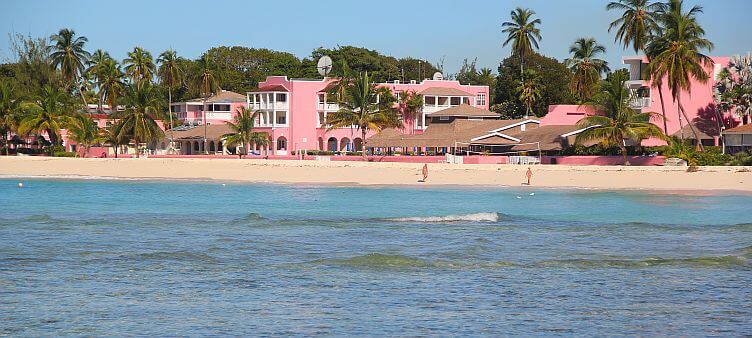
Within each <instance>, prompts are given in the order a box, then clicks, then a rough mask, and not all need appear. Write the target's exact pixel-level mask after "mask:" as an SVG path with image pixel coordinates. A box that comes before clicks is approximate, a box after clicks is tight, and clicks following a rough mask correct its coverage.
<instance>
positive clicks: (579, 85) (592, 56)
mask: <svg viewBox="0 0 752 338" xmlns="http://www.w3.org/2000/svg"><path fill="white" fill-rule="evenodd" d="M569 53H571V54H572V57H571V58H568V59H566V60H565V61H564V64H565V65H566V66H567V67H569V69H570V70H571V71H572V73H574V76H572V80H571V82H570V83H569V90H570V91H571V92H572V95H574V96H575V97H577V98H578V99H579V100H580V101H581V102H584V101H586V100H588V99H590V98H591V97H592V96H593V91H594V90H595V87H596V85H597V84H598V82H599V81H600V80H601V75H603V74H604V73H606V72H608V71H609V68H608V62H606V60H603V59H599V58H598V55H599V54H605V53H606V47H603V45H600V44H598V42H596V41H595V39H593V38H579V39H577V40H576V41H575V42H574V44H572V46H570V47H569Z"/></svg>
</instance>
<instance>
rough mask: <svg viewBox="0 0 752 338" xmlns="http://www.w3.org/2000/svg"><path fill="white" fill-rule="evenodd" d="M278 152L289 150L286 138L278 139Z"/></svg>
mask: <svg viewBox="0 0 752 338" xmlns="http://www.w3.org/2000/svg"><path fill="white" fill-rule="evenodd" d="M277 150H287V139H286V138H285V137H284V136H280V137H279V138H278V139H277Z"/></svg>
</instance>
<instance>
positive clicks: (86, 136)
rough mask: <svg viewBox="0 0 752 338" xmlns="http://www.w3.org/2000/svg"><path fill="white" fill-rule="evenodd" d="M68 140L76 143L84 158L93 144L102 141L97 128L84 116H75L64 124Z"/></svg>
mask: <svg viewBox="0 0 752 338" xmlns="http://www.w3.org/2000/svg"><path fill="white" fill-rule="evenodd" d="M66 130H67V131H68V139H69V140H71V141H73V142H76V143H78V146H79V152H80V154H81V157H86V155H87V154H88V153H89V149H91V146H92V145H94V144H97V143H99V142H101V141H102V137H101V133H100V131H99V126H97V123H96V122H94V120H93V119H92V118H91V117H89V116H88V115H85V114H76V115H73V117H71V118H69V119H68V121H67V122H66Z"/></svg>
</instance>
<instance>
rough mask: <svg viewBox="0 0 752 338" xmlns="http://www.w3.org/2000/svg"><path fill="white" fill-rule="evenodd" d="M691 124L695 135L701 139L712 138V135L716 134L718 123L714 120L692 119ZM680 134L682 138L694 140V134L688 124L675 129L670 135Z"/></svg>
mask: <svg viewBox="0 0 752 338" xmlns="http://www.w3.org/2000/svg"><path fill="white" fill-rule="evenodd" d="M692 126H693V127H695V130H696V131H697V136H699V137H700V139H701V140H712V139H714V136H718V125H717V124H716V123H715V122H714V121H709V120H699V121H693V122H692ZM682 134H684V138H686V139H691V140H694V138H695V134H694V133H692V128H691V127H690V125H689V124H686V125H684V127H682V128H681V129H679V130H678V131H676V132H675V133H674V134H673V135H671V136H680V135H682Z"/></svg>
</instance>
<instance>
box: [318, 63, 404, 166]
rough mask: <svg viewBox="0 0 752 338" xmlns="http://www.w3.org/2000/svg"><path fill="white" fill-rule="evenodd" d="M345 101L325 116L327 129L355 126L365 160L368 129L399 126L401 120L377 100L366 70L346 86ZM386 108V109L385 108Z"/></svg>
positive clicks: (378, 129)
mask: <svg viewBox="0 0 752 338" xmlns="http://www.w3.org/2000/svg"><path fill="white" fill-rule="evenodd" d="M347 98H348V100H346V101H340V102H339V106H340V109H339V110H338V111H336V112H334V113H332V114H329V115H328V116H327V124H328V125H329V127H328V128H327V129H328V130H332V129H334V128H343V127H350V126H355V127H356V128H357V129H358V130H360V133H361V136H362V140H363V145H362V147H361V151H362V152H363V160H366V159H367V157H366V145H365V144H366V142H365V140H366V134H367V133H368V131H369V130H374V131H376V132H378V131H381V130H382V129H384V128H401V127H402V122H401V121H400V120H399V116H398V114H397V112H396V111H395V110H394V109H391V107H388V108H387V107H385V106H386V104H385V103H384V102H378V101H379V100H377V89H376V85H375V84H373V83H371V78H370V77H368V72H365V73H363V75H362V76H361V77H360V78H359V79H358V80H357V81H354V82H352V83H351V85H350V86H348V87H347ZM385 108H386V109H385Z"/></svg>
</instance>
